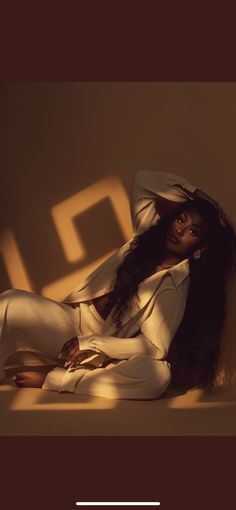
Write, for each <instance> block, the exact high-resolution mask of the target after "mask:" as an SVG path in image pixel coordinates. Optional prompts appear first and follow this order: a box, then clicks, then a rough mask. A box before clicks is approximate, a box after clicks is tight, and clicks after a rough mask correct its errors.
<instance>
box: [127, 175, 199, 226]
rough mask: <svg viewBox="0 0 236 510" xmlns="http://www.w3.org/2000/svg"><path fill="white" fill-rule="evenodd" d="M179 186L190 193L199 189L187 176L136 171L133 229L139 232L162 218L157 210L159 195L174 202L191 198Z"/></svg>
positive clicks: (131, 199) (132, 194)
mask: <svg viewBox="0 0 236 510" xmlns="http://www.w3.org/2000/svg"><path fill="white" fill-rule="evenodd" d="M178 186H182V187H183V188H185V189H186V190H187V191H189V192H190V193H194V192H195V191H196V190H197V186H194V185H192V184H191V183H190V182H189V181H188V180H186V179H185V178H183V177H180V176H178V175H174V174H171V173H167V172H157V171H151V170H139V171H138V172H137V173H136V175H135V178H134V182H133V186H132V191H131V197H130V213H131V220H132V224H133V229H134V230H135V231H136V232H137V233H138V234H141V233H142V232H143V231H144V230H146V229H148V228H150V227H151V226H152V225H154V224H155V223H157V221H158V220H159V219H160V216H159V215H158V212H157V210H156V202H157V201H158V197H163V198H165V199H167V200H170V201H173V202H184V201H185V200H187V198H189V196H188V194H187V193H186V192H184V190H181V189H180V188H178Z"/></svg>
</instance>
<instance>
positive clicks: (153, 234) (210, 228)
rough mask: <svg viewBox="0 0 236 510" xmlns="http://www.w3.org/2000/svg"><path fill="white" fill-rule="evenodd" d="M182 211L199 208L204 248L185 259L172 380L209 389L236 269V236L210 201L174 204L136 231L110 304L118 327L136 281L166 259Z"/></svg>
mask: <svg viewBox="0 0 236 510" xmlns="http://www.w3.org/2000/svg"><path fill="white" fill-rule="evenodd" d="M182 211H189V212H190V213H191V211H197V212H198V213H199V214H200V215H201V217H202V219H203V220H204V223H205V224H206V232H205V241H206V243H207V249H206V250H205V251H204V252H203V253H202V255H201V257H200V258H199V259H198V260H194V259H193V258H192V255H190V257H189V267H190V274H189V277H190V281H189V288H188V296H187V301H186V306H185V312H184V317H183V319H182V322H181V324H180V326H179V328H178V330H177V332H176V334H175V336H174V338H173V340H172V343H171V346H170V349H169V352H168V355H167V358H166V359H167V360H168V361H169V362H170V363H171V372H172V382H174V383H176V384H180V385H181V386H184V387H186V388H191V387H193V386H197V387H207V388H211V387H212V386H214V380H215V377H216V374H217V369H218V363H219V358H220V354H221V349H220V347H221V337H222V330H223V325H224V319H225V312H226V284H227V278H228V275H229V274H230V273H231V271H232V270H235V269H236V235H235V232H234V230H233V227H232V226H231V225H230V223H229V221H227V220H226V221H225V226H223V225H222V224H221V223H220V221H219V219H218V211H217V210H216V208H215V207H214V206H213V205H211V204H210V203H209V202H208V201H206V200H204V199H201V198H195V199H193V200H187V201H186V202H184V203H181V204H180V205H178V206H177V207H176V208H175V209H174V210H172V211H171V212H170V213H168V214H166V215H165V216H163V217H162V218H161V219H160V220H159V221H158V222H157V223H156V224H155V225H152V226H151V227H150V228H149V229H148V230H146V231H144V232H143V233H142V234H141V235H137V236H135V237H134V239H133V240H132V242H131V244H130V245H129V249H128V250H126V252H125V253H124V259H123V261H122V263H121V264H120V265H119V266H118V268H117V272H116V278H115V282H114V287H113V292H112V294H111V296H110V304H111V305H112V306H114V309H113V314H112V317H113V320H114V322H115V323H116V325H117V326H118V327H119V326H121V324H122V322H121V321H122V318H123V317H124V315H125V313H126V311H127V310H128V308H129V306H130V304H131V301H132V300H135V299H138V296H137V292H138V286H139V284H140V283H141V282H142V281H143V280H144V279H145V278H147V277H149V276H150V275H151V274H153V273H155V268H156V266H157V265H158V264H160V263H161V262H162V260H163V257H164V251H165V238H166V233H167V230H168V229H169V227H170V225H171V223H172V222H173V221H174V220H175V219H176V218H178V217H179V215H180V214H181V213H182Z"/></svg>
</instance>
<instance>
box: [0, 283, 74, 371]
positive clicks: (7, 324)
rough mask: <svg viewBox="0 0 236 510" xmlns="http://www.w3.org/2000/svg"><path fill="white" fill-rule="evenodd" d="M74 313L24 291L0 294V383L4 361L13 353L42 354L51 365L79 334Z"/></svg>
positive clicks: (70, 309)
mask: <svg viewBox="0 0 236 510" xmlns="http://www.w3.org/2000/svg"><path fill="white" fill-rule="evenodd" d="M74 318H75V312H74V310H73V309H72V308H71V307H69V306H68V305H66V304H63V303H59V302H56V301H53V300H51V299H48V298H45V297H42V296H38V295H36V294H33V293H31V292H28V291H25V290H15V289H10V290H7V291H5V292H3V293H2V294H0V380H2V379H3V378H4V371H3V366H4V363H5V361H6V359H7V358H8V357H9V356H10V355H11V354H13V353H14V352H16V351H19V350H20V351H33V352H36V353H37V352H38V353H41V354H44V355H45V356H46V357H47V358H49V359H51V360H52V361H56V359H57V356H58V354H59V352H60V350H61V348H62V346H63V345H64V343H65V342H66V341H67V340H69V338H70V337H73V336H76V335H77V334H78V325H77V324H76V321H75V320H74Z"/></svg>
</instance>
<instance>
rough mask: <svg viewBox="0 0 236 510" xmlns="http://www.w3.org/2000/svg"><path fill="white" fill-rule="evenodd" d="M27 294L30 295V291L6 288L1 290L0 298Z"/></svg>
mask: <svg viewBox="0 0 236 510" xmlns="http://www.w3.org/2000/svg"><path fill="white" fill-rule="evenodd" d="M29 295H32V292H30V291H28V290H23V289H7V290H4V291H3V292H1V294H0V298H1V299H4V298H10V299H12V298H14V297H18V296H29Z"/></svg>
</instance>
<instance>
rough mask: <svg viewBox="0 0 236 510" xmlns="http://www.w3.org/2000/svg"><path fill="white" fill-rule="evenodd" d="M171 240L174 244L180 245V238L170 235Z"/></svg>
mask: <svg viewBox="0 0 236 510" xmlns="http://www.w3.org/2000/svg"><path fill="white" fill-rule="evenodd" d="M169 239H170V241H172V243H176V244H178V243H179V239H178V237H176V236H175V235H174V234H169Z"/></svg>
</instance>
